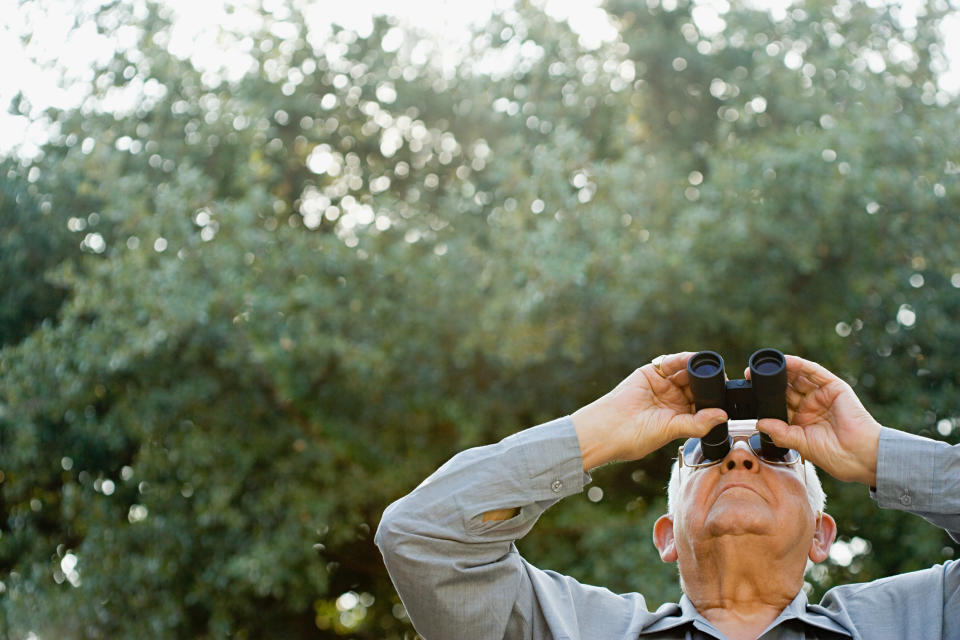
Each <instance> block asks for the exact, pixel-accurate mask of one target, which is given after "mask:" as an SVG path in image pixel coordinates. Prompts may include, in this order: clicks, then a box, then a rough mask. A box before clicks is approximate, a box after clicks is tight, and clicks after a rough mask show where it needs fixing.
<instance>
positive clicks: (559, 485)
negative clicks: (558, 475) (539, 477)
mask: <svg viewBox="0 0 960 640" xmlns="http://www.w3.org/2000/svg"><path fill="white" fill-rule="evenodd" d="M550 489H551V490H552V491H553V492H554V493H560V490H561V489H563V481H562V480H559V479H558V480H554V481H553V482H552V483H551V484H550Z"/></svg>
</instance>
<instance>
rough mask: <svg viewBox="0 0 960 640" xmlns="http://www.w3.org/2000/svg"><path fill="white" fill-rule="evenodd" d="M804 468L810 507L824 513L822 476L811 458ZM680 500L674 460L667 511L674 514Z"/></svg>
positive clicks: (825, 499) (676, 462) (678, 467)
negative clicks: (818, 473)
mask: <svg viewBox="0 0 960 640" xmlns="http://www.w3.org/2000/svg"><path fill="white" fill-rule="evenodd" d="M803 469H804V473H805V474H806V478H805V481H806V486H807V500H809V501H810V507H811V508H812V509H813V512H814V513H822V512H823V509H824V507H825V506H826V504H827V495H826V494H825V493H824V492H823V485H821V484H820V478H819V477H818V476H817V468H816V467H814V466H813V463H811V462H810V461H809V460H804V462H803ZM679 502H680V464H679V461H678V460H674V461H673V467H671V469H670V483H669V484H668V485H667V513H669V514H670V515H673V513H674V508H675V507H676V506H677V504H679Z"/></svg>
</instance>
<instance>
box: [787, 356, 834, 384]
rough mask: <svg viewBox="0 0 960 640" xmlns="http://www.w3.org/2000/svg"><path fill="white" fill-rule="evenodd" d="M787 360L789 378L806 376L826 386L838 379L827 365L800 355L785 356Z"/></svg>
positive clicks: (815, 382) (814, 382) (811, 380)
mask: <svg viewBox="0 0 960 640" xmlns="http://www.w3.org/2000/svg"><path fill="white" fill-rule="evenodd" d="M785 358H786V361H787V379H788V380H789V379H792V378H796V377H801V376H802V377H804V378H806V379H807V380H808V381H810V382H811V383H813V384H815V385H816V386H818V387H825V386H826V385H828V384H830V383H831V382H833V381H834V380H838V379H839V378H837V376H836V375H834V374H833V373H831V372H830V370H828V369H827V368H826V367H824V366H822V365H819V364H817V363H816V362H812V361H810V360H804V359H803V358H801V357H799V356H785Z"/></svg>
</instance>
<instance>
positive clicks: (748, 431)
mask: <svg viewBox="0 0 960 640" xmlns="http://www.w3.org/2000/svg"><path fill="white" fill-rule="evenodd" d="M756 425H757V421H756V420H731V421H730V422H729V424H728V427H727V437H728V438H729V439H732V440H733V444H732V445H731V446H730V450H731V451H732V450H733V447H734V446H735V445H736V443H737V442H738V441H740V440H746V441H747V449H748V450H749V451H750V453H752V454H753V457H755V458H756V459H757V460H759V461H760V462H762V463H763V464H768V465H770V466H771V467H790V466H793V465H795V464H797V463H798V462H799V463H800V464H801V466H803V472H802V473H801V474H800V475H802V476H803V486H804V488H806V486H807V471H806V460H805V459H804V457H803V455H802V454H801V453H800V452H799V451H796V449H794V450H793V451H796V452H797V458H796V460H792V461H791V462H776V461H771V460H764V459H763V458H762V457H761V456H759V455H757V452H756V451H754V450H753V447H751V446H750V443H749V440H750V438H751V437H752V436H754V435H756V434H759V433H760V431H759V430H758V429H757V426H756ZM693 439H694V438H687V440H684V442H683V444H681V445H680V447H679V448H678V449H677V461H678V463H679V465H680V469H681V471H680V477H679V478H678V480H681V481H682V480H683V472H682V469H683V468H684V467H686V468H688V469H690V470H694V469H706V468H708V467H712V466H714V465H718V464H720V463H721V462H723V460H724V459H725V458H726V457H727V456H724V457H723V458H720V459H718V460H714V461H712V462H707V463H700V464H687V463H685V462H684V460H683V449H684V447H685V446H686V444H687V442H689V441H690V440H693ZM695 439H696V440H699V439H700V438H695ZM727 455H729V452H728V453H727Z"/></svg>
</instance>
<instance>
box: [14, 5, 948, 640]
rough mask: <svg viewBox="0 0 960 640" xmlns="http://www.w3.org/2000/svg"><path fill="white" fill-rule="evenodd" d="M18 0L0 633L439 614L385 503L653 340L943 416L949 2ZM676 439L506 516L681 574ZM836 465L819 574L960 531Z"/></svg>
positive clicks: (604, 383) (331, 628) (342, 625)
mask: <svg viewBox="0 0 960 640" xmlns="http://www.w3.org/2000/svg"><path fill="white" fill-rule="evenodd" d="M6 4H7V5H9V6H8V7H6V8H8V9H9V11H6V12H5V16H12V17H10V18H9V20H8V22H7V23H6V25H5V26H4V27H3V30H2V36H3V40H2V43H0V47H2V51H3V53H4V54H5V69H4V74H6V76H5V77H6V78H8V81H6V82H4V87H3V91H4V92H5V93H4V95H3V98H4V101H5V103H6V102H8V103H9V107H8V109H7V113H6V114H4V115H3V119H2V120H0V126H2V132H3V134H2V138H3V140H2V143H0V144H2V149H3V155H2V158H0V348H2V350H0V638H4V639H7V638H10V639H16V640H26V639H30V640H45V639H48V638H83V639H86V638H132V637H138V638H141V637H143V638H214V637H218V638H222V637H230V638H340V637H346V638H355V639H358V640H360V639H370V640H373V639H401V638H414V637H415V632H414V631H413V629H412V627H411V626H410V624H409V621H408V620H407V617H406V614H405V612H404V609H403V606H402V604H401V603H400V601H399V599H398V598H397V596H396V594H395V592H394V590H393V588H392V586H391V584H390V581H389V578H388V576H387V575H386V573H385V571H384V568H383V565H382V562H381V559H380V555H379V552H378V551H377V549H376V548H375V547H374V545H373V543H372V534H373V532H374V531H375V530H376V527H377V524H378V522H379V518H380V514H381V513H382V511H383V509H384V508H385V507H386V506H387V505H388V504H389V503H390V502H391V501H393V500H394V499H396V498H398V497H399V496H401V495H403V494H405V493H407V492H408V491H410V490H411V489H412V488H413V487H415V486H416V485H417V484H418V483H419V482H420V481H421V480H422V479H423V478H424V477H426V476H427V475H428V474H429V473H430V472H431V471H432V470H433V469H435V468H436V467H437V466H439V465H440V464H441V463H442V462H443V461H445V460H446V459H447V458H449V457H450V456H451V455H453V454H454V453H455V452H457V451H459V450H461V449H463V448H465V447H469V446H473V445H478V444H485V443H489V442H492V441H495V440H498V439H499V438H502V437H503V436H505V435H507V434H509V433H512V432H515V431H517V430H519V429H523V428H525V427H528V426H532V425H535V424H537V423H540V422H543V421H546V420H549V419H552V418H555V417H558V416H561V415H564V414H567V413H569V412H572V411H573V410H575V409H576V408H578V407H579V406H581V405H583V404H585V403H587V402H589V401H591V400H593V399H595V398H596V397H598V396H600V395H602V394H603V393H605V392H606V391H608V390H609V389H610V388H612V387H613V386H614V385H615V384H616V383H617V382H619V381H620V380H621V379H622V378H623V377H625V376H626V375H627V374H628V373H629V372H630V371H632V370H633V369H634V368H635V367H637V366H639V365H642V364H643V363H645V362H647V361H649V360H650V359H651V358H652V357H654V356H656V355H658V354H660V353H664V352H671V351H676V350H699V349H714V350H717V351H719V352H721V353H722V354H723V355H724V356H725V357H726V359H727V363H728V369H729V371H730V372H731V373H732V376H733V377H740V375H739V374H740V371H742V368H743V367H745V366H746V360H747V357H748V356H749V354H750V353H752V352H753V351H754V350H755V349H757V348H759V347H761V346H773V347H777V348H780V349H781V350H783V351H786V352H790V353H794V354H798V355H802V356H805V357H807V358H810V359H813V360H816V361H818V362H821V363H822V364H824V365H826V366H827V367H829V368H831V369H832V370H834V371H835V372H837V373H839V374H840V375H842V376H843V377H844V378H845V379H847V380H848V381H849V382H850V383H851V384H852V385H853V386H854V388H855V389H856V391H857V393H858V394H859V395H860V396H861V398H862V399H863V400H864V403H865V404H866V406H867V408H868V409H869V410H870V411H871V412H873V414H874V415H875V416H876V417H877V418H878V419H879V420H881V421H882V422H884V423H885V424H889V425H891V426H896V427H899V428H902V429H904V430H907V431H912V432H914V433H919V434H923V435H925V436H929V437H934V438H939V439H944V440H947V441H949V442H956V441H957V435H958V429H957V427H958V419H960V406H958V405H960V400H958V396H957V387H958V382H960V378H958V377H960V367H958V366H957V362H958V361H960V324H958V323H957V321H956V318H957V316H958V314H960V224H958V215H960V214H958V209H957V207H958V204H960V192H958V184H957V182H958V181H957V175H958V172H960V151H958V149H960V146H958V144H957V143H958V125H960V115H958V113H957V99H956V97H957V93H958V91H957V89H958V87H960V83H958V82H957V79H956V74H955V72H954V67H952V66H951V64H952V63H951V55H952V54H951V51H953V50H954V49H956V47H957V40H956V39H955V38H954V37H953V36H952V35H951V34H953V33H956V29H955V26H956V24H957V16H956V12H957V7H956V6H955V5H953V4H950V3H947V2H943V1H938V2H928V3H921V2H917V3H912V4H909V5H903V4H901V3H894V2H890V3H887V2H883V1H881V0H872V1H870V2H866V3H864V2H855V1H851V0H836V1H833V0H809V1H807V2H800V1H798V2H778V3H763V4H755V3H741V2H728V1H726V0H710V1H707V0H704V1H703V2H689V1H687V0H608V1H607V2H604V3H600V4H591V3H562V2H555V1H554V2H537V1H521V2H517V3H516V4H514V3H512V2H507V1H503V2H492V3H489V4H483V3H469V7H468V8H466V9H465V8H464V7H461V6H460V5H459V4H457V3H444V2H435V3H416V2H413V3H405V4H407V5H409V7H410V8H409V9H407V10H405V11H404V12H403V14H402V15H398V14H397V12H398V11H400V10H399V9H398V8H396V7H392V8H389V11H391V12H393V15H382V13H383V12H384V11H386V10H387V6H386V4H384V5H383V6H380V5H376V4H373V3H369V4H363V3H350V4H351V5H356V6H355V7H353V8H346V9H345V8H342V7H340V6H339V4H340V3H336V4H335V3H333V2H331V1H330V0H321V1H319V2H317V1H313V2H306V1H302V0H262V1H259V2H257V1H253V0H251V1H249V2H247V1H245V0H235V1H233V2H227V3H215V4H214V3H211V4H210V5H206V4H201V3H197V2H194V3H192V5H193V6H191V4H189V3H186V2H180V3H157V2H150V1H147V0H113V1H110V2H103V1H102V0H76V1H70V0H60V1H58V0H46V1H42V2H37V1H35V2H26V1H22V0H20V1H14V2H10V1H9V0H8V1H7V3H6ZM394 4H397V3H394ZM201 7H204V8H203V9H201ZM210 7H213V8H210ZM674 451H675V450H674V449H672V448H671V447H667V448H666V449H665V450H663V451H660V452H658V453H657V454H655V455H652V456H650V457H648V458H647V459H644V460H643V461H641V462H637V463H630V464H620V465H615V466H611V467H607V468H604V469H600V470H598V471H597V472H596V473H595V474H594V482H593V484H592V485H590V487H589V489H588V491H586V492H585V493H583V494H582V495H579V496H575V497H571V498H569V499H567V500H565V501H564V502H563V503H562V504H560V505H558V506H556V507H554V508H553V509H551V510H550V511H549V512H548V513H547V514H546V515H545V516H544V517H543V518H542V519H541V522H540V523H539V524H538V526H537V527H536V528H535V529H534V531H533V532H532V533H531V534H530V535H529V536H528V537H527V538H525V539H524V540H522V541H520V542H519V547H520V549H521V551H522V552H523V553H524V554H525V555H526V557H528V558H529V559H530V560H531V561H532V562H534V563H535V564H537V565H538V566H541V567H543V568H550V569H555V570H558V571H561V572H565V573H568V574H570V575H573V576H575V577H576V578H578V579H580V580H582V581H586V582H590V583H596V584H601V585H604V586H607V587H609V588H611V589H613V590H614V591H633V590H640V591H642V592H643V593H644V594H645V595H646V596H647V598H648V604H649V605H650V606H651V608H653V607H656V606H657V605H659V604H660V603H661V602H664V601H667V600H673V599H676V598H678V597H679V589H678V586H677V578H676V569H675V567H674V566H672V565H664V564H662V563H661V562H660V561H659V558H658V557H657V555H656V552H655V550H654V548H653V545H652V543H651V542H650V531H651V526H652V522H653V520H654V519H655V518H656V516H657V515H659V514H660V513H661V512H662V511H663V510H664V506H665V505H664V502H665V501H664V497H663V494H664V490H665V485H666V480H667V471H668V466H669V464H670V459H671V457H672V456H673V455H674ZM825 485H826V489H827V492H828V496H829V499H828V510H829V511H830V512H831V513H833V514H834V516H835V517H836V518H837V521H838V524H839V541H838V543H837V545H835V547H834V549H833V551H832V553H831V555H830V559H829V560H828V561H827V562H826V563H824V564H822V565H819V566H816V567H813V568H811V569H810V570H809V571H808V573H807V578H806V579H807V584H806V586H805V588H806V589H807V590H808V592H809V594H810V596H811V598H813V599H816V598H819V596H820V595H821V594H822V593H823V592H824V591H825V590H826V589H828V588H829V587H831V586H832V585H835V584H839V583H846V582H854V581H862V580H872V579H875V578H878V577H881V576H884V575H888V574H891V573H895V572H903V571H909V570H913V569H917V568H922V567H927V566H930V565H931V564H934V563H939V562H943V561H945V560H948V559H951V558H953V557H954V555H955V553H956V550H957V546H956V545H955V544H953V543H952V542H951V541H950V539H949V537H948V536H947V535H946V534H945V533H943V532H941V531H939V530H938V529H936V528H934V527H932V526H930V525H928V524H926V523H925V522H923V521H922V520H921V519H919V518H917V517H916V516H911V515H907V514H903V513H901V512H897V511H891V510H885V511H881V510H879V509H878V508H877V507H876V506H875V504H874V503H873V502H872V501H871V500H870V499H869V497H868V493H867V490H866V488H865V487H862V486H844V485H842V484H840V483H837V482H833V481H831V480H830V479H825Z"/></svg>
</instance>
